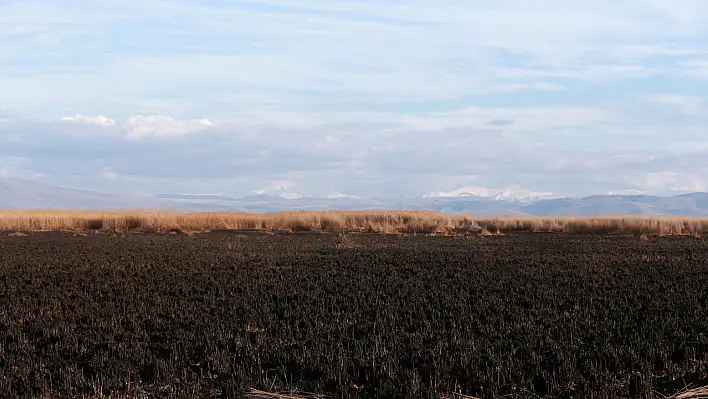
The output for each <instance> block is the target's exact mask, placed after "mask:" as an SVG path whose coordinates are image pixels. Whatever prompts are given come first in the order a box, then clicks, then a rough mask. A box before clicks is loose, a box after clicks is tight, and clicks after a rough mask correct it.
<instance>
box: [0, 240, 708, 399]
mask: <svg viewBox="0 0 708 399" xmlns="http://www.w3.org/2000/svg"><path fill="white" fill-rule="evenodd" d="M0 254H2V256H1V257H0V303H2V306H0V397H2V398H5V397H8V398H9V397H40V396H42V395H44V397H52V398H60V397H62V398H63V397H82V395H86V396H88V397H94V396H96V395H99V394H104V395H106V397H109V396H111V395H115V397H175V398H195V397H205V398H206V397H216V398H220V397H223V398H232V397H243V396H244V395H246V393H247V392H248V389H250V388H255V389H260V390H263V391H268V392H278V391H292V390H298V391H307V392H316V393H323V394H329V395H331V396H333V397H394V396H396V397H438V398H439V397H441V396H443V395H444V396H445V397H452V395H453V394H454V393H463V394H467V395H472V396H476V397H480V398H494V397H500V396H502V395H510V396H507V397H519V398H523V397H549V398H571V397H573V398H616V397H650V396H651V395H657V397H658V394H664V395H670V394H672V393H673V392H676V391H678V390H680V389H681V388H683V387H684V385H685V384H689V383H695V384H702V383H705V382H706V381H705V377H707V376H708V260H707V259H708V241H704V240H702V239H696V238H693V237H691V238H660V239H656V240H655V241H643V240H639V239H637V238H635V237H621V236H608V235H605V236H603V235H595V236H593V235H561V234H516V235H514V234H509V235H506V236H501V237H484V238H482V237H472V238H464V239H463V238H453V237H430V236H418V237H394V236H384V235H374V234H371V235H368V234H355V235H351V236H348V237H346V238H345V239H342V237H340V236H338V235H337V234H325V233H321V234H320V233H302V234H275V235H273V234H263V233H249V234H235V233H223V234H216V233H212V234H206V235H197V236H180V235H138V234H134V235H131V234H128V235H109V234H97V235H94V236H78V237H75V236H72V235H68V234H67V235H62V234H59V233H51V234H34V235H30V236H27V237H10V236H8V235H5V236H2V237H0ZM653 392H656V394H653ZM149 394H150V395H153V396H146V395H149Z"/></svg>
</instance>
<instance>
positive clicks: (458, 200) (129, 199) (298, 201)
mask: <svg viewBox="0 0 708 399" xmlns="http://www.w3.org/2000/svg"><path fill="white" fill-rule="evenodd" d="M494 194H495V196H480V195H455V196H447V195H437V196H431V195H429V196H425V197H421V198H358V197H354V196H333V197H329V198H308V197H302V198H295V199H287V198H283V197H282V196H278V195H269V194H256V195H250V196H245V197H239V198H235V197H227V196H222V195H218V194H177V195H175V194H157V195H155V196H153V197H137V196H121V195H117V194H110V193H105V192H100V191H93V190H85V189H78V188H69V187H60V186H54V185H49V184H44V183H38V182H30V181H25V180H18V179H10V178H0V209H47V208H53V209H87V210H91V209H106V210H110V209H163V210H178V209H182V210H195V211H244V212H276V211H293V210H354V209H357V210H383V209H391V210H394V209H400V210H403V209H405V210H434V211H442V212H446V213H468V214H474V215H478V216H491V215H509V216H554V215H557V216H593V215H608V214H611V215H617V214H623V215H675V216H679V215H680V216H708V193H689V194H680V195H675V196H667V197H659V196H652V195H593V196H589V197H584V198H546V199H543V198H539V199H535V200H530V199H529V197H525V198H523V200H520V199H517V198H514V197H512V198H509V197H504V198H503V199H498V198H500V197H498V196H496V193H494Z"/></svg>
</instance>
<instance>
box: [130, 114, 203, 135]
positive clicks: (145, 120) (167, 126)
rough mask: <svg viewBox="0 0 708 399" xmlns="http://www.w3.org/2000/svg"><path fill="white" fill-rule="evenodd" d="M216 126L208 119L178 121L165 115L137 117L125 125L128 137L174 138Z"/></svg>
mask: <svg viewBox="0 0 708 399" xmlns="http://www.w3.org/2000/svg"><path fill="white" fill-rule="evenodd" d="M212 126H214V124H213V123H212V122H211V121H210V120H208V119H189V120H178V119H175V118H173V117H171V116H165V115H136V116H131V117H130V118H128V120H127V121H126V124H125V130H126V131H127V137H128V138H132V139H137V138H144V137H172V136H181V135H184V134H188V133H196V132H201V131H204V130H208V129H209V128H211V127H212Z"/></svg>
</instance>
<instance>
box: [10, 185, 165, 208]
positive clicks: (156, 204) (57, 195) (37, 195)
mask: <svg viewBox="0 0 708 399" xmlns="http://www.w3.org/2000/svg"><path fill="white" fill-rule="evenodd" d="M169 205H170V203H169V202H165V201H161V200H159V199H156V198H151V197H129V196H120V195H115V194H109V193H105V192H101V191H93V190H84V189H77V188H69V187H61V186H54V185H49V184H43V183H37V182H31V181H25V180H18V179H10V178H0V209H48V208H53V209H86V210H93V209H106V210H109V209H121V208H132V209H137V208H142V209H146V208H162V207H165V206H169Z"/></svg>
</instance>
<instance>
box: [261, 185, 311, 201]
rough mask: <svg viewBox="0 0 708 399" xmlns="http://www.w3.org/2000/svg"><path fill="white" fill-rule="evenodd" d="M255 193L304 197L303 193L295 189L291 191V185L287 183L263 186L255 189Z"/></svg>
mask: <svg viewBox="0 0 708 399" xmlns="http://www.w3.org/2000/svg"><path fill="white" fill-rule="evenodd" d="M252 193H253V194H256V195H270V196H273V197H280V198H285V199H290V200H294V199H299V198H303V196H302V195H300V194H299V193H296V192H294V191H290V185H289V184H285V183H280V184H277V183H276V184H274V185H271V186H269V187H265V188H262V189H260V190H253V191H252Z"/></svg>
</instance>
